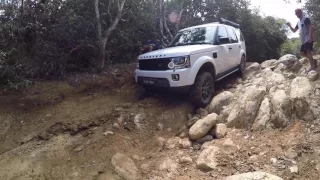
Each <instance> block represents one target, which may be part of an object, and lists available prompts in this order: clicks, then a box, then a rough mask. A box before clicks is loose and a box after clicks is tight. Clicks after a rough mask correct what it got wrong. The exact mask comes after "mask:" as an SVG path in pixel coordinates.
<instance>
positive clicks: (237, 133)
mask: <svg viewBox="0 0 320 180" xmlns="http://www.w3.org/2000/svg"><path fill="white" fill-rule="evenodd" d="M133 68H134V65H132V66H117V67H113V68H112V69H110V70H109V71H108V73H106V74H104V75H99V76H97V75H89V74H81V75H79V74H78V75H70V77H68V78H66V80H63V81H45V82H36V83H35V84H34V85H32V86H30V87H29V88H27V89H25V90H23V91H19V92H8V91H3V92H2V93H1V94H0V144H1V145H0V179H6V180H11V179H12V180H13V179H14V180H29V179H30V180H31V179H32V180H33V179H39V180H42V179H80V180H82V179H83V180H89V179H92V180H94V179H99V180H102V179H108V180H109V179H121V177H120V176H118V175H117V174H116V173H115V172H114V170H113V167H112V165H111V162H110V159H111V157H112V156H113V155H114V154H115V153H117V152H121V153H123V154H126V155H127V156H129V157H132V156H133V155H135V156H137V157H141V158H140V159H137V158H133V159H134V161H135V163H136V165H137V167H138V168H139V169H140V170H141V174H142V176H143V178H144V179H157V178H158V179H160V178H162V179H170V177H173V178H172V179H179V180H187V179H223V178H224V177H225V176H228V175H233V174H236V173H245V172H250V171H257V170H262V171H266V172H269V173H272V174H275V175H278V176H280V177H282V178H284V179H303V180H304V179H308V180H309V179H310V180H313V179H314V180H317V179H319V177H320V157H319V155H320V140H319V139H320V128H319V126H318V125H317V124H311V123H307V122H303V121H299V120H297V121H296V122H295V123H294V124H293V125H291V126H290V127H288V128H286V129H283V130H272V131H266V132H259V133H257V132H250V131H245V130H235V129H234V130H230V131H229V133H228V135H227V137H226V138H224V139H220V140H214V141H212V143H214V144H216V145H217V146H221V148H223V149H224V151H223V152H222V153H221V154H220V156H219V166H218V168H217V169H216V170H213V171H209V172H202V171H200V170H198V169H197V168H196V166H195V163H191V164H181V165H179V167H178V170H177V171H176V172H174V173H171V172H166V171H160V170H159V164H160V163H161V162H162V161H163V160H165V159H166V158H168V157H170V158H171V159H173V160H174V161H176V160H177V159H179V157H181V156H183V155H189V156H190V157H191V158H192V159H193V161H194V162H195V160H196V158H197V156H198V155H199V153H200V152H201V151H198V150H189V149H187V150H185V149H179V148H178V147H177V148H173V149H161V148H159V146H158V145H157V143H156V138H157V137H164V138H172V137H174V136H175V135H177V134H178V132H179V129H180V128H181V127H182V126H183V125H185V124H186V122H187V120H188V118H187V115H188V114H189V113H194V111H195V109H194V107H193V106H192V105H191V104H190V103H189V101H188V99H187V96H184V95H178V94H170V93H163V92H162V93H153V94H149V95H148V94H145V93H144V90H143V89H141V87H139V86H137V85H136V84H135V82H134V79H133V76H132V74H131V72H132V69H133ZM235 77H236V75H234V76H231V77H229V78H227V79H225V80H223V81H222V82H220V83H218V84H217V92H219V91H221V90H223V88H224V85H225V84H230V83H233V82H234V81H235ZM114 123H117V124H118V125H119V127H117V125H115V124H114ZM107 131H112V132H113V133H114V134H107V133H105V132H107ZM227 139H231V140H232V141H233V143H234V144H235V146H238V148H237V149H236V150H235V149H233V148H231V149H229V148H228V147H224V146H223V143H224V142H225V140H227ZM142 157H143V158H142ZM271 158H276V159H277V163H276V165H275V164H273V162H271V161H270V159H271ZM142 164H148V165H149V169H148V170H142V169H141V168H140V166H141V165H142ZM294 165H298V167H299V172H298V173H291V172H290V170H289V168H290V167H291V166H294Z"/></svg>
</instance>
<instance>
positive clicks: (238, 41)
mask: <svg viewBox="0 0 320 180" xmlns="http://www.w3.org/2000/svg"><path fill="white" fill-rule="evenodd" d="M245 64H246V46H245V41H244V38H243V36H242V33H241V31H240V29H239V25H238V24H235V23H233V22H231V21H228V20H225V19H222V18H220V19H219V22H216V23H210V24H204V25H199V26H193V27H189V28H186V29H182V30H180V31H179V32H178V34H177V35H176V36H175V38H174V39H173V41H172V42H171V43H170V45H169V47H168V48H165V49H160V50H156V51H152V52H149V53H145V54H142V55H140V56H139V57H138V65H137V69H136V71H135V80H136V82H137V83H139V84H141V85H143V86H144V87H145V88H146V89H152V88H169V89H178V91H180V92H182V91H183V92H188V93H189V97H190V100H191V101H192V102H193V103H194V104H195V105H196V106H198V107H205V106H206V105H208V104H209V103H210V101H211V100H212V98H213V93H214V84H215V82H216V81H219V80H221V79H223V78H224V77H226V76H228V75H230V74H232V73H234V72H237V71H239V72H240V73H243V72H244V70H245V67H246V65H245Z"/></svg>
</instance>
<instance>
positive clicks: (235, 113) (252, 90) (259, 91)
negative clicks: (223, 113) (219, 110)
mask: <svg viewBox="0 0 320 180" xmlns="http://www.w3.org/2000/svg"><path fill="white" fill-rule="evenodd" d="M265 94H266V88H265V87H262V86H260V87H256V86H249V87H247V88H246V89H245V93H244V94H243V95H242V96H241V97H240V98H239V102H238V106H235V107H234V109H233V110H232V111H231V112H230V115H229V117H228V119H227V126H228V127H235V128H251V126H252V124H253V120H254V119H255V118H256V115H257V113H258V110H259V107H260V104H261V101H262V100H263V98H264V96H265Z"/></svg>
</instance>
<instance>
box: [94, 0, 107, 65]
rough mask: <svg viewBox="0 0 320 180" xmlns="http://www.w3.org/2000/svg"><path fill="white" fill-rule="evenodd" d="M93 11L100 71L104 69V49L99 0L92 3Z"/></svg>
mask: <svg viewBox="0 0 320 180" xmlns="http://www.w3.org/2000/svg"><path fill="white" fill-rule="evenodd" d="M94 10H95V13H96V23H97V36H98V41H99V43H98V44H99V51H100V52H99V59H98V69H99V71H102V69H103V67H104V59H105V48H104V46H103V42H102V28H101V19H100V11H99V0H95V1H94Z"/></svg>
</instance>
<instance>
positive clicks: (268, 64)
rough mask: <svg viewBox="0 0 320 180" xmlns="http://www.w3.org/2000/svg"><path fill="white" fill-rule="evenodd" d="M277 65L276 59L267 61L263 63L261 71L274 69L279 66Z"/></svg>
mask: <svg viewBox="0 0 320 180" xmlns="http://www.w3.org/2000/svg"><path fill="white" fill-rule="evenodd" d="M277 64H278V60H276V59H271V60H267V61H264V62H263V63H261V69H265V68H270V69H273V68H275V67H276V66H277Z"/></svg>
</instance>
